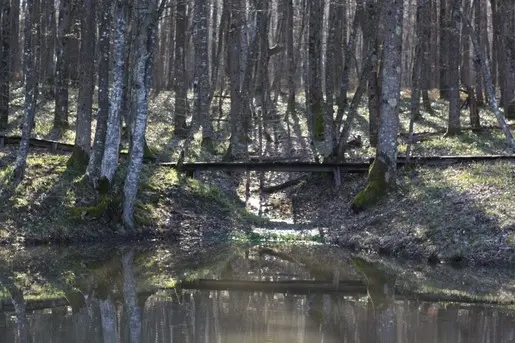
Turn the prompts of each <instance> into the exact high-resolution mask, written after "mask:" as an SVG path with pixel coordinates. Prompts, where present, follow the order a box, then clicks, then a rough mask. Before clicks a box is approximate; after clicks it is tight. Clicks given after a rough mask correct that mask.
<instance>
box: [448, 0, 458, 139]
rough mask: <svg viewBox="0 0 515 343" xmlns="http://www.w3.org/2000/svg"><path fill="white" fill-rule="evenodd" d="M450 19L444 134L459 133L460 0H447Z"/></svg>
mask: <svg viewBox="0 0 515 343" xmlns="http://www.w3.org/2000/svg"><path fill="white" fill-rule="evenodd" d="M449 1H450V2H451V4H450V11H451V14H450V15H451V19H450V26H449V27H448V28H447V30H448V33H447V40H448V44H449V47H452V49H449V51H448V52H447V54H448V61H447V66H448V68H447V73H446V75H447V76H446V77H447V86H448V91H447V94H448V96H449V120H448V122H447V132H446V133H445V135H446V136H452V135H455V134H458V133H460V131H461V128H460V61H461V53H460V50H461V49H460V45H461V44H460V26H461V25H460V15H459V13H458V12H459V11H460V5H461V0H449Z"/></svg>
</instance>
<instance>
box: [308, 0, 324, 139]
mask: <svg viewBox="0 0 515 343" xmlns="http://www.w3.org/2000/svg"><path fill="white" fill-rule="evenodd" d="M322 21H323V0H310V1H309V35H308V60H309V61H308V64H309V74H308V75H309V76H308V80H309V92H308V93H309V94H308V104H309V112H310V114H311V119H308V120H311V121H312V127H313V132H312V135H313V139H315V140H322V139H323V138H324V111H325V109H324V98H323V94H322V75H321V74H322Z"/></svg>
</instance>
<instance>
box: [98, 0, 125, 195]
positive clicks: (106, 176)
mask: <svg viewBox="0 0 515 343" xmlns="http://www.w3.org/2000/svg"><path fill="white" fill-rule="evenodd" d="M125 6H126V5H125V2H124V1H123V0H118V1H117V2H116V7H115V8H116V24H115V34H114V40H113V58H114V65H113V85H112V92H111V94H110V98H109V114H108V119H107V132H106V139H105V150H104V156H103V159H102V167H101V168H102V169H101V178H100V185H99V186H100V192H101V193H105V192H107V191H108V190H109V188H110V187H111V185H112V182H113V178H114V174H115V173H116V169H117V167H118V154H119V149H120V134H121V124H122V114H121V109H122V100H123V93H124V88H123V80H124V73H125V42H126V25H127V24H126V19H125V12H126V7H125Z"/></svg>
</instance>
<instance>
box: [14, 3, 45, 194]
mask: <svg viewBox="0 0 515 343" xmlns="http://www.w3.org/2000/svg"><path fill="white" fill-rule="evenodd" d="M26 1H27V10H26V12H25V40H24V51H23V55H24V56H25V58H24V60H23V67H24V68H23V69H24V78H25V80H24V84H25V103H24V111H23V126H22V135H21V140H20V146H19V148H18V153H17V155H16V162H15V167H14V172H13V182H14V184H16V185H17V184H19V183H20V182H21V181H22V179H23V176H24V174H25V167H26V163H27V155H28V152H29V138H30V133H31V132H32V128H33V127H34V116H35V114H36V102H37V94H38V69H37V68H36V63H35V62H36V61H37V60H38V54H39V46H38V45H37V43H39V42H38V40H37V39H36V37H35V36H36V34H37V32H38V30H39V22H38V20H35V18H38V16H39V3H38V1H37V0H26Z"/></svg>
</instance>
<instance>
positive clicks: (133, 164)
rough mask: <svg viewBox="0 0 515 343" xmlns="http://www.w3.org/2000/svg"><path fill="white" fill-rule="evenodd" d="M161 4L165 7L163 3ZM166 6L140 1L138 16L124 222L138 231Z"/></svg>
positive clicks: (124, 189) (124, 192)
mask: <svg viewBox="0 0 515 343" xmlns="http://www.w3.org/2000/svg"><path fill="white" fill-rule="evenodd" d="M161 4H165V1H163V2H162V3H161ZM162 10H163V6H160V8H159V10H158V8H157V0H145V1H141V2H140V7H139V8H138V9H137V12H136V15H137V16H138V22H139V23H140V31H139V35H138V36H137V37H136V56H135V57H136V61H135V68H136V73H135V76H136V78H135V80H134V83H135V85H134V88H135V89H136V104H135V105H136V117H135V120H134V126H133V128H132V132H133V134H132V145H131V149H130V154H129V166H128V167H127V176H126V177H125V184H124V187H123V194H124V199H123V223H124V224H125V226H127V227H128V228H129V229H131V230H134V229H135V225H134V205H135V201H136V194H137V193H138V180H139V174H140V171H141V166H142V163H143V153H144V145H145V144H144V143H145V131H146V128H147V119H148V93H149V89H150V85H151V78H152V55H153V51H154V47H155V40H156V32H157V24H158V19H159V14H160V13H161V11H162Z"/></svg>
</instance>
